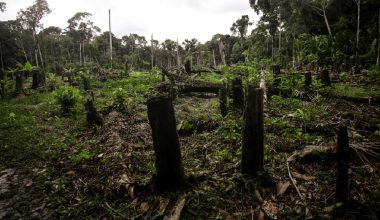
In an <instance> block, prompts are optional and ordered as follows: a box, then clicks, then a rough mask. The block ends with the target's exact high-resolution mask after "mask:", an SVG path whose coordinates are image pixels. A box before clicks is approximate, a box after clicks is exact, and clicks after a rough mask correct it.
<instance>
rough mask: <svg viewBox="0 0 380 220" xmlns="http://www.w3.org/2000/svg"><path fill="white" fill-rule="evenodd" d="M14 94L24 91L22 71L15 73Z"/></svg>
mask: <svg viewBox="0 0 380 220" xmlns="http://www.w3.org/2000/svg"><path fill="white" fill-rule="evenodd" d="M15 86H16V91H15V92H16V94H21V93H23V92H24V86H23V81H22V73H17V74H16V85H15Z"/></svg>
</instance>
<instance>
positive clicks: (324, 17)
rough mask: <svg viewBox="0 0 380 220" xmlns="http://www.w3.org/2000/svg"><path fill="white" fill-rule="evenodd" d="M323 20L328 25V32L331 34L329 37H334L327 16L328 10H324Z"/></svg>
mask: <svg viewBox="0 0 380 220" xmlns="http://www.w3.org/2000/svg"><path fill="white" fill-rule="evenodd" d="M323 19H324V20H325V24H326V28H327V31H328V32H329V36H330V37H332V33H331V28H330V24H329V20H328V19H327V15H326V9H324V10H323Z"/></svg>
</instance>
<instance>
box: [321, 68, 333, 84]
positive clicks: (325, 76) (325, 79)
mask: <svg viewBox="0 0 380 220" xmlns="http://www.w3.org/2000/svg"><path fill="white" fill-rule="evenodd" d="M321 82H322V84H323V85H324V86H331V79H330V74H329V70H328V69H323V70H322V72H321Z"/></svg>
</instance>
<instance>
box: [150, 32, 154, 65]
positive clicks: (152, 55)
mask: <svg viewBox="0 0 380 220" xmlns="http://www.w3.org/2000/svg"><path fill="white" fill-rule="evenodd" d="M150 56H151V57H150V63H151V66H152V69H153V67H154V54H153V34H152V37H151V40H150Z"/></svg>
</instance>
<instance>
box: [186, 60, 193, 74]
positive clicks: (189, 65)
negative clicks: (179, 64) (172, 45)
mask: <svg viewBox="0 0 380 220" xmlns="http://www.w3.org/2000/svg"><path fill="white" fill-rule="evenodd" d="M185 71H186V73H187V74H191V71H192V69H191V63H190V60H186V63H185Z"/></svg>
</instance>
